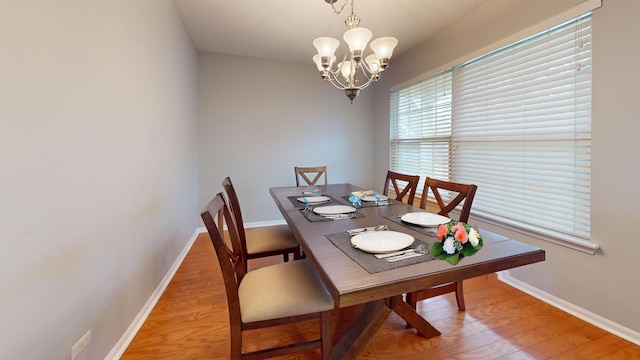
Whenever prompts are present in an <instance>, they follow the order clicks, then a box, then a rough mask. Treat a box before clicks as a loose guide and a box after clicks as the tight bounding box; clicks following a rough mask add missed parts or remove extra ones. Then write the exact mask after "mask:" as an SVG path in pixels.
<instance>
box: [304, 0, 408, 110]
mask: <svg viewBox="0 0 640 360" xmlns="http://www.w3.org/2000/svg"><path fill="white" fill-rule="evenodd" d="M325 1H326V2H327V3H329V4H331V7H332V8H333V11H334V12H335V13H336V14H337V15H339V14H340V13H341V12H342V10H344V8H345V6H346V5H347V2H348V0H345V2H344V4H343V5H342V8H341V9H340V10H336V8H335V6H334V3H335V2H337V1H338V0H325ZM353 2H354V0H351V15H349V16H347V19H346V20H345V21H344V23H345V24H346V25H347V31H346V32H345V33H344V35H343V39H344V41H345V42H346V43H347V45H348V47H349V51H347V52H345V54H344V57H343V58H342V61H341V62H340V63H338V64H336V65H335V66H334V63H335V60H336V56H335V55H334V53H335V52H336V50H337V49H338V47H339V46H340V41H338V39H334V38H331V37H319V38H316V39H315V40H313V46H315V48H316V49H317V50H318V53H317V54H316V55H314V56H313V61H314V62H315V63H316V66H317V67H318V71H320V76H322V80H323V81H327V82H329V83H331V85H333V86H335V87H336V88H337V89H340V90H344V92H345V95H347V97H348V98H349V100H351V103H353V99H355V98H356V96H358V94H360V90H362V89H364V88H366V87H367V86H369V85H370V84H371V83H372V82H373V81H376V80H378V78H380V73H382V72H383V71H384V69H386V68H387V65H388V64H389V59H390V58H391V55H392V54H393V49H394V48H395V47H396V45H398V39H396V38H394V37H381V38H377V39H375V40H373V41H372V42H371V45H369V46H370V48H371V50H373V54H371V55H369V56H367V57H365V58H364V61H363V60H362V58H363V56H364V50H365V48H366V47H367V43H368V42H369V40H371V37H372V36H373V34H372V33H371V31H370V30H369V29H366V28H361V27H358V24H360V18H359V17H358V16H357V15H356V14H354V13H353Z"/></svg>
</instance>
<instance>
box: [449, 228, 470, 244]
mask: <svg viewBox="0 0 640 360" xmlns="http://www.w3.org/2000/svg"><path fill="white" fill-rule="evenodd" d="M451 232H453V234H454V235H453V236H454V238H455V239H456V241H458V242H459V243H461V244H464V243H466V242H467V241H468V240H469V235H468V234H467V231H466V230H465V228H464V225H462V224H461V223H457V224H455V225H454V226H453V227H452V228H451Z"/></svg>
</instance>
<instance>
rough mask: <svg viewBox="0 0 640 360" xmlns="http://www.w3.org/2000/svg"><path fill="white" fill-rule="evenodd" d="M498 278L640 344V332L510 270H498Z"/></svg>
mask: <svg viewBox="0 0 640 360" xmlns="http://www.w3.org/2000/svg"><path fill="white" fill-rule="evenodd" d="M498 280H500V281H502V282H504V283H506V284H509V285H511V286H513V287H514V288H516V289H518V290H521V291H523V292H525V293H527V294H529V295H531V296H533V297H535V298H537V299H540V300H542V301H544V302H545V303H547V304H549V305H551V306H553V307H556V308H558V309H560V310H562V311H564V312H567V313H569V314H571V315H573V316H575V317H577V318H579V319H582V320H584V321H586V322H588V323H590V324H592V325H594V326H597V327H599V328H601V329H602V330H605V331H607V332H609V333H612V334H614V335H616V336H619V337H621V338H623V339H625V340H627V341H630V342H632V343H634V344H636V345H639V346H640V333H639V332H637V331H634V330H632V329H629V328H627V327H624V326H622V325H620V324H618V323H615V322H613V321H611V320H608V319H605V318H603V317H602V316H600V315H597V314H594V313H592V312H590V311H587V310H585V309H583V308H581V307H578V306H576V305H574V304H572V303H570V302H568V301H565V300H562V299H560V298H558V297H556V296H553V295H551V294H549V293H547V292H544V291H542V290H540V289H538V288H535V287H533V286H531V285H529V284H527V283H525V282H522V281H520V280H518V279H516V278H514V277H512V276H511V275H510V273H509V270H505V271H500V272H498Z"/></svg>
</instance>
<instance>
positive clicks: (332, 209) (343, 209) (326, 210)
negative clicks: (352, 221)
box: [313, 205, 356, 215]
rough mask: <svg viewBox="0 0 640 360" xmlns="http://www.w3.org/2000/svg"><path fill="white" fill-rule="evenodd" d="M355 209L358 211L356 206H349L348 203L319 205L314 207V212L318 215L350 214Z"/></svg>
mask: <svg viewBox="0 0 640 360" xmlns="http://www.w3.org/2000/svg"><path fill="white" fill-rule="evenodd" d="M355 211H356V208H354V207H353V206H347V205H329V206H318V207H316V208H314V209H313V212H314V213H316V214H318V215H338V214H348V213H352V212H355Z"/></svg>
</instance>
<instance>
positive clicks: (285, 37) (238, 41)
mask: <svg viewBox="0 0 640 360" xmlns="http://www.w3.org/2000/svg"><path fill="white" fill-rule="evenodd" d="M345 1H347V3H346V4H345ZM354 1H355V3H354V6H355V8H354V13H355V14H357V15H358V16H360V19H361V22H360V27H366V28H368V29H369V30H371V31H372V32H373V39H375V38H377V37H382V36H394V37H396V38H398V41H399V43H398V46H397V48H396V50H395V51H394V55H397V54H401V53H403V52H405V51H406V50H408V49H409V48H411V47H412V46H414V45H416V44H418V43H420V42H422V41H424V40H425V39H426V38H428V37H429V36H430V35H432V34H434V33H437V32H438V31H440V30H441V29H443V28H444V27H446V26H447V24H449V23H450V22H452V21H455V20H456V19H459V18H460V17H462V16H464V15H465V14H467V13H469V12H472V11H473V10H474V9H476V7H478V6H479V5H481V4H483V3H485V2H488V1H490V0H354ZM174 2H175V4H176V7H177V8H178V11H179V13H180V15H181V17H182V19H183V21H184V23H185V26H186V27H187V31H188V32H189V35H190V36H191V39H192V40H193V42H194V44H195V46H196V48H197V49H198V50H201V51H206V52H214V53H222V54H231V55H241V56H250V57H257V58H265V59H274V60H283V61H292V62H300V63H307V62H308V63H311V57H312V56H313V55H314V54H315V53H316V50H315V48H314V47H313V45H312V41H313V39H315V38H316V37H319V36H331V37H335V38H337V39H339V40H340V41H341V43H343V41H342V34H343V33H344V31H345V30H346V26H345V25H344V20H345V18H346V17H347V16H348V15H349V13H350V12H351V9H350V6H351V0H338V1H337V3H336V4H335V6H336V8H337V9H340V7H342V6H343V5H346V6H345V8H344V10H343V11H342V13H341V14H340V15H336V14H335V13H334V11H333V9H332V8H331V5H329V4H328V3H326V2H325V1H324V0H225V1H223V0H174ZM342 46H344V45H342ZM342 49H344V48H342ZM343 53H344V51H343V50H340V49H339V50H338V52H337V53H336V55H337V56H341V54H343Z"/></svg>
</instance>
